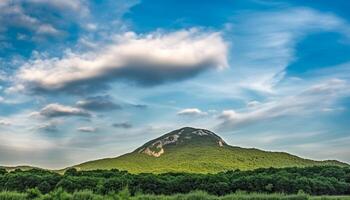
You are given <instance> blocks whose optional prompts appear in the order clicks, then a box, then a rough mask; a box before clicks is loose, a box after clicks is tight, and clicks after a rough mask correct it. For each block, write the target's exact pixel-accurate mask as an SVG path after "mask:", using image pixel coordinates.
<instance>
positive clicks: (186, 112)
mask: <svg viewBox="0 0 350 200" xmlns="http://www.w3.org/2000/svg"><path fill="white" fill-rule="evenodd" d="M177 114H178V115H183V116H203V115H207V114H208V113H206V112H203V111H201V110H200V109H198V108H186V109H183V110H180V111H179V112H178V113H177Z"/></svg>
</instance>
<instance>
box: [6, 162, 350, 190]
mask: <svg viewBox="0 0 350 200" xmlns="http://www.w3.org/2000/svg"><path fill="white" fill-rule="evenodd" d="M34 188H36V189H37V190H38V191H40V192H41V193H43V194H47V193H50V192H52V191H55V190H58V189H62V190H63V191H65V192H68V193H74V192H75V191H83V190H89V191H92V192H93V193H94V194H99V195H107V194H110V193H118V192H120V191H122V190H123V189H125V188H128V190H129V191H130V193H131V195H134V194H138V193H142V194H155V195H171V194H178V193H189V192H191V191H196V190H201V191H205V192H207V193H209V194H212V195H218V196H222V195H227V194H231V193H235V192H237V191H246V192H258V193H285V194H296V193H298V192H301V191H302V192H304V193H307V194H311V195H346V194H350V168H342V167H335V166H334V167H333V166H323V167H321V166H318V167H307V168H282V169H275V168H269V169H257V170H253V171H239V170H235V171H227V172H222V173H218V174H188V173H165V174H130V173H128V172H126V171H119V170H94V171H77V170H75V169H69V170H67V171H66V172H65V173H64V175H60V174H58V173H54V172H50V171H45V170H39V169H32V170H28V171H21V170H15V171H12V172H7V171H6V170H5V169H2V170H1V169H0V191H17V192H26V191H28V189H34Z"/></svg>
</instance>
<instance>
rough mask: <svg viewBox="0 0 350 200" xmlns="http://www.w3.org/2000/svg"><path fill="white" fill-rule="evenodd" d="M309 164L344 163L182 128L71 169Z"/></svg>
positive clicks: (161, 169) (209, 168)
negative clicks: (260, 147)
mask: <svg viewBox="0 0 350 200" xmlns="http://www.w3.org/2000/svg"><path fill="white" fill-rule="evenodd" d="M313 165H340V166H345V165H347V164H344V163H341V162H338V161H314V160H309V159H303V158H300V157H297V156H294V155H291V154H288V153H283V152H268V151H262V150H258V149H247V148H241V147H235V146H230V145H228V144H227V143H226V142H225V141H224V140H223V139H221V138H220V137H219V136H218V135H216V134H215V133H213V132H211V131H208V130H204V129H195V128H190V127H185V128H181V129H178V130H175V131H172V132H170V133H167V134H165V135H163V136H161V137H159V138H156V139H154V140H152V141H150V142H147V143H146V144H144V145H143V146H141V147H139V148H138V149H136V150H135V151H133V152H131V153H128V154H125V155H122V156H119V157H116V158H106V159H101V160H95V161H90V162H86V163H82V164H79V165H76V166H73V167H75V168H77V169H79V170H93V169H112V168H116V169H120V170H127V171H129V172H131V173H143V172H152V173H163V172H195V173H215V172H220V171H225V170H234V169H240V170H250V169H256V168H267V167H277V168H281V167H294V166H295V167H306V166H313Z"/></svg>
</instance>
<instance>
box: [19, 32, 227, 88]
mask: <svg viewBox="0 0 350 200" xmlns="http://www.w3.org/2000/svg"><path fill="white" fill-rule="evenodd" d="M99 49H101V50H99V51H96V52H88V53H83V54H78V53H68V54H67V55H65V56H64V57H63V58H61V59H59V58H48V59H46V58H43V59H40V58H37V59H34V60H31V61H30V62H28V63H26V64H25V65H23V66H22V67H21V69H20V70H19V71H18V73H17V80H18V81H19V82H21V83H24V84H27V86H28V85H30V86H31V87H34V88H36V89H41V90H57V89H63V88H66V87H69V86H72V85H76V84H78V85H79V84H92V85H94V84H96V82H105V81H106V80H114V79H128V80H131V81H134V82H137V83H139V84H142V85H155V84H159V83H162V82H165V81H176V80H181V79H185V78H188V77H191V76H194V75H196V74H198V73H200V72H201V71H203V70H206V69H210V68H214V69H222V68H224V67H227V66H228V64H227V44H226V43H225V42H224V40H223V39H222V37H221V35H220V33H218V32H211V33H207V32H201V31H200V30H198V29H191V30H182V31H177V32H173V33H160V32H156V33H150V34H147V35H136V34H135V33H133V32H128V33H125V34H122V35H117V36H116V37H115V42H114V43H113V44H111V45H106V46H104V47H101V48H99Z"/></svg>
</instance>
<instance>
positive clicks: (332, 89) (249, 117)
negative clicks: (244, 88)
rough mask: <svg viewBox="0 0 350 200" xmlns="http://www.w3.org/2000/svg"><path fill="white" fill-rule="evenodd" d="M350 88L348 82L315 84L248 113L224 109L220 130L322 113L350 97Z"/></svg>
mask: <svg viewBox="0 0 350 200" xmlns="http://www.w3.org/2000/svg"><path fill="white" fill-rule="evenodd" d="M348 87H349V85H348V83H347V81H344V80H339V79H333V80H329V81H327V82H324V83H320V84H317V85H313V86H311V87H309V88H307V89H305V90H304V91H302V92H300V93H299V94H297V95H293V96H287V97H283V98H280V99H278V100H276V101H269V102H266V103H262V104H260V105H258V106H255V107H253V108H252V109H250V110H247V111H243V112H236V111H234V110H224V111H223V112H222V114H221V115H220V116H219V118H220V119H222V123H221V124H220V125H219V129H223V130H227V129H232V128H237V127H239V126H246V125H250V124H253V123H257V122H260V121H264V120H269V119H273V118H277V117H283V116H297V115H301V116H303V115H304V116H305V115H307V114H310V113H315V112H322V111H323V110H324V109H325V108H327V107H328V106H330V105H332V104H334V103H335V102H336V100H338V98H340V97H344V96H348V95H350V91H349V90H348Z"/></svg>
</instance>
